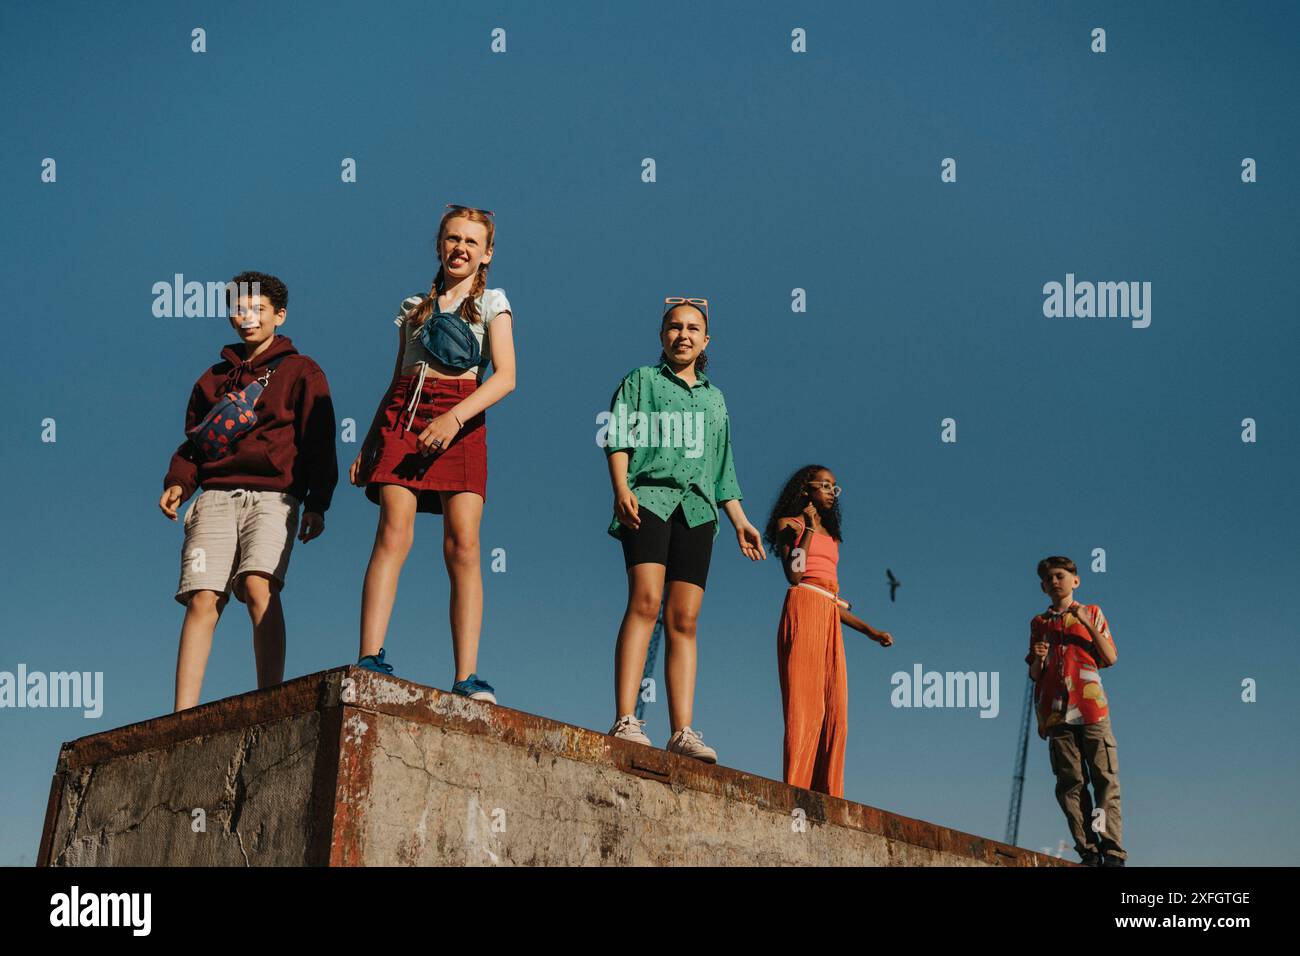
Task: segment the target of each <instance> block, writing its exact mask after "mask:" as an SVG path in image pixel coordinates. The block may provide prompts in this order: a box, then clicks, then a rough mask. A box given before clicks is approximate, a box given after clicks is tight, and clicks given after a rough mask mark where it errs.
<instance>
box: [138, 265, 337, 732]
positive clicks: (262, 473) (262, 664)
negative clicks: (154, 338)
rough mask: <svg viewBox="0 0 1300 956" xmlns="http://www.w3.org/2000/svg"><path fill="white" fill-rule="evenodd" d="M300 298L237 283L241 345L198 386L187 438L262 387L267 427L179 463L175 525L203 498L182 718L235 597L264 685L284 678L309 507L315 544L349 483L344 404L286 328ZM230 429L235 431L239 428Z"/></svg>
mask: <svg viewBox="0 0 1300 956" xmlns="http://www.w3.org/2000/svg"><path fill="white" fill-rule="evenodd" d="M288 303H289V292H288V290H287V289H286V288H285V286H284V283H283V282H281V281H280V280H279V279H277V278H276V277H275V276H271V275H266V274H264V273H261V272H243V273H240V274H239V275H237V276H235V278H233V279H232V280H230V285H229V286H228V287H227V304H228V305H229V307H230V316H229V318H230V324H231V326H232V327H233V328H234V329H235V331H236V332H237V333H238V334H239V338H240V341H239V342H238V343H236V344H233V345H227V346H226V347H225V348H223V349H222V350H221V361H220V362H218V363H217V364H216V365H214V366H212V367H211V368H210V369H208V370H207V371H206V372H204V373H203V375H201V376H200V377H199V380H198V381H197V382H195V383H194V389H193V391H192V392H191V393H190V404H189V408H188V409H187V410H186V413H185V431H186V433H187V434H188V433H190V432H191V430H193V429H194V428H195V426H196V425H198V424H199V423H200V422H202V421H203V419H204V417H205V416H206V415H207V414H208V412H209V411H210V410H211V409H212V407H213V406H214V405H216V404H217V403H218V402H219V401H221V400H222V399H223V398H224V396H225V395H226V394H227V393H228V392H232V391H234V392H239V391H240V390H241V389H245V388H247V387H248V386H249V385H251V384H252V383H253V382H255V381H260V382H263V383H264V386H263V389H262V392H261V394H260V395H259V396H257V398H256V405H255V406H254V411H255V413H256V422H255V424H253V426H252V427H251V428H250V429H249V430H247V431H245V432H243V433H242V435H239V436H238V437H237V438H236V439H235V441H234V442H233V443H232V444H231V445H230V448H229V451H228V452H227V453H226V454H225V455H224V457H219V458H217V459H215V460H213V459H212V458H211V457H210V454H209V453H205V452H204V451H203V450H202V449H201V448H200V447H199V446H198V445H197V444H195V443H194V442H192V441H190V440H186V442H185V443H184V444H182V445H181V446H180V448H178V449H177V451H176V454H175V455H173V456H172V461H171V466H170V467H169V468H168V469H167V475H166V477H165V478H163V488H164V489H165V490H164V491H163V495H162V498H161V499H160V500H159V502H158V506H159V507H160V508H161V509H162V512H163V514H165V515H166V516H167V517H168V518H170V519H171V520H172V521H175V520H176V509H177V508H178V507H179V506H180V505H181V503H182V502H184V501H185V500H186V499H187V498H189V497H190V495H192V494H194V492H195V490H196V489H198V488H202V489H203V493H202V494H200V495H199V497H198V498H196V499H195V501H194V504H192V505H191V506H190V508H189V510H188V511H187V512H186V513H185V522H184V527H185V543H184V544H183V545H182V546H181V579H180V585H179V587H178V588H177V591H176V600H177V601H179V602H181V603H182V604H184V605H185V622H184V624H183V625H182V626H181V642H180V651H179V652H178V654H177V657H176V710H184V709H185V708H187V707H193V706H194V705H195V704H197V703H198V702H199V691H200V689H201V688H202V686H203V672H204V669H205V668H206V667H207V663H208V652H209V651H210V650H211V649H212V634H213V632H214V631H215V630H216V626H217V620H218V619H219V618H220V617H221V612H222V610H223V609H224V608H225V606H226V602H227V601H228V600H229V599H230V593H231V591H232V590H233V591H234V594H235V597H237V598H238V599H239V600H240V601H242V602H243V603H244V604H245V605H247V607H248V616H249V618H251V619H252V622H253V653H254V655H255V657H256V659H257V686H258V687H269V686H271V685H272V684H278V683H280V681H282V680H283V679H284V612H283V611H282V609H281V607H280V589H281V588H282V587H284V576H285V572H286V571H287V569H288V566H289V552H290V551H291V550H292V549H293V537H294V532H295V531H297V530H298V509H299V506H300V505H301V506H302V509H303V515H302V530H301V531H300V532H299V534H298V538H299V540H300V541H303V542H304V543H305V542H307V541H310V540H311V539H312V538H315V537H317V536H318V535H319V534H320V533H321V532H322V531H324V530H325V518H324V515H325V511H326V510H327V509H328V508H329V506H330V498H331V497H332V496H333V494H334V485H335V484H336V483H337V481H338V463H337V461H336V459H335V455H334V405H333V402H332V401H331V400H330V392H329V384H328V383H327V382H326V381H325V373H324V372H322V371H321V369H320V366H318V365H317V364H316V363H315V362H313V361H312V360H311V359H309V358H308V357H307V356H305V355H300V354H299V353H298V351H297V349H295V348H294V347H293V343H292V342H291V341H290V340H289V338H288V337H287V336H284V335H276V332H275V330H276V329H277V328H279V327H280V326H281V325H283V324H284V319H285V309H286V307H287V305H288ZM228 424H229V423H228Z"/></svg>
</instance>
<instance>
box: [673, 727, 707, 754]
mask: <svg viewBox="0 0 1300 956" xmlns="http://www.w3.org/2000/svg"><path fill="white" fill-rule="evenodd" d="M667 750H668V752H669V753H674V754H681V755H682V756H683V757H694V758H695V759H696V760H703V761H704V762H705V763H717V762H718V752H717V751H716V750H714V749H713V748H712V747H710V746H707V745H706V744H705V743H704V737H703V736H702V735H701V734H697V733H696V732H695V731H693V730H691V728H689V727H683V728H682V729H681V730H679V731H677V733H675V734H673V735H672V736H671V737H670V738H668V747H667Z"/></svg>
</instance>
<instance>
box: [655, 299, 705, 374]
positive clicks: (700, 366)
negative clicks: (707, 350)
mask: <svg viewBox="0 0 1300 956" xmlns="http://www.w3.org/2000/svg"><path fill="white" fill-rule="evenodd" d="M685 307H686V308H691V309H694V310H695V311H696V312H698V313H700V315H702V316H704V334H705V335H708V334H709V315H708V313H707V312H705V311H704V310H703V309H701V308H700V307H699V306H696V305H687V306H685ZM680 308H683V305H682V303H680V302H679V303H677V304H676V305H670V306H668V308H666V309H665V310H664V315H663V318H662V319H660V320H659V332H660V334H662V333H663V330H664V326H665V325H667V324H668V316H669V315H671V314H672V311H673V309H680ZM659 361H660V362H667V361H668V355H667V353H665V352H664V351H662V350H661V351H660V352H659ZM708 364H709V357H708V356H707V355H705V354H704V353H703V352H701V353H700V354H699V355H698V356H696V358H695V371H697V372H703V371H704V369H705V368H706V367H707V366H708Z"/></svg>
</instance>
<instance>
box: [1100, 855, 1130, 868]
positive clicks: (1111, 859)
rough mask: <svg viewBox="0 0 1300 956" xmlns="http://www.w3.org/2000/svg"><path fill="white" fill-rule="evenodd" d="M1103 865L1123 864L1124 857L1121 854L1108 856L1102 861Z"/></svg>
mask: <svg viewBox="0 0 1300 956" xmlns="http://www.w3.org/2000/svg"><path fill="white" fill-rule="evenodd" d="M1101 865H1102V866H1123V865H1124V858H1123V857H1120V856H1107V857H1105V858H1103V859H1102V861H1101Z"/></svg>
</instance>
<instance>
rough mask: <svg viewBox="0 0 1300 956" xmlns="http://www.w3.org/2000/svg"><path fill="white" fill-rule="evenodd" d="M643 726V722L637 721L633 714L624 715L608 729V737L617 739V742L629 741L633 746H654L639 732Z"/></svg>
mask: <svg viewBox="0 0 1300 956" xmlns="http://www.w3.org/2000/svg"><path fill="white" fill-rule="evenodd" d="M644 726H645V721H644V720H637V719H636V715H635V714H624V715H623V716H622V717H620V718H619V719H618V720H617V721H615V723H614V726H613V727H611V728H609V735H610V736H611V737H617V738H618V739H619V740H630V741H632V743H634V744H645V745H646V746H647V747H651V746H654V745H653V744H651V743H650V738H649V737H647V736H646V735H645V733H644V732H643V731H642V730H641V728H642V727H644Z"/></svg>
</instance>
